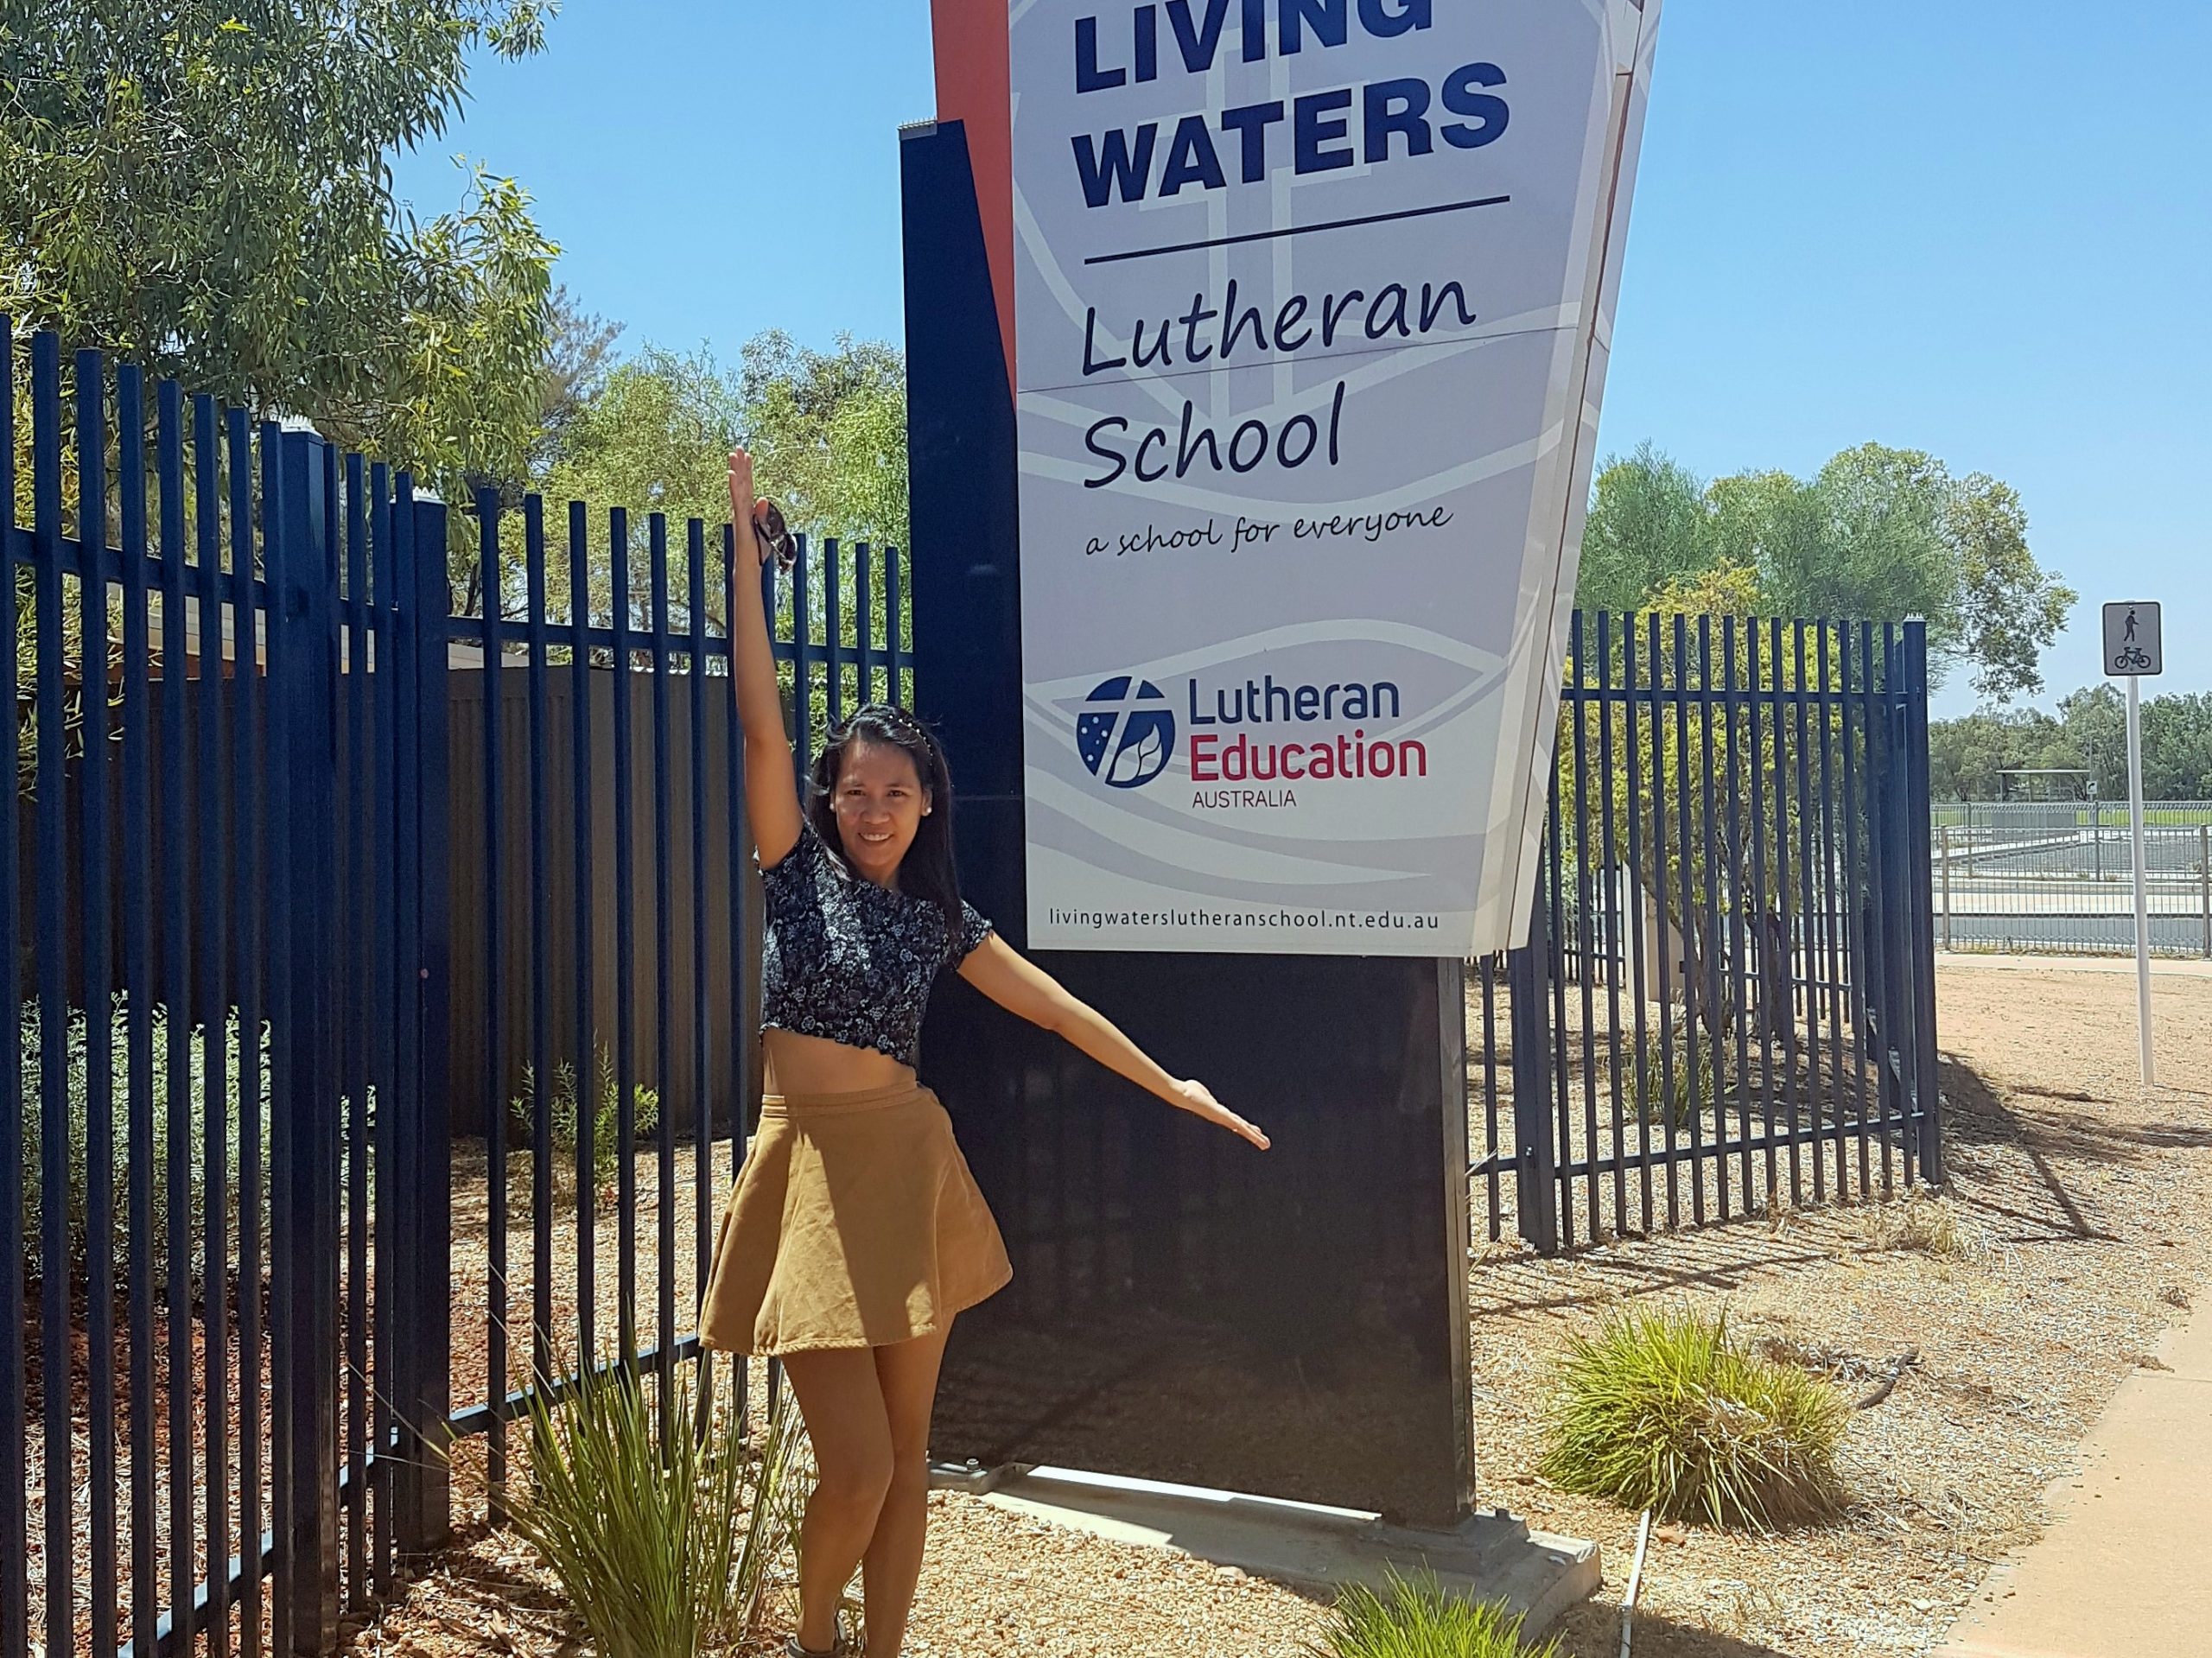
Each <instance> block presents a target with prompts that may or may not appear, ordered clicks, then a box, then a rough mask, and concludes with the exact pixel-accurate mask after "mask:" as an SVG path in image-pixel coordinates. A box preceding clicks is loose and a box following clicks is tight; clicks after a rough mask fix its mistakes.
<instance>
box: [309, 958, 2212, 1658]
mask: <svg viewBox="0 0 2212 1658" xmlns="http://www.w3.org/2000/svg"><path fill="white" fill-rule="evenodd" d="M1941 1019H1942V1042H1943V1048H1944V1054H1945V1064H1944V1092H1945V1096H1946V1099H1947V1102H1948V1112H1949V1125H1950V1140H1949V1147H1950V1150H1949V1156H1950V1165H1951V1175H1952V1179H1953V1182H1954V1193H1953V1201H1954V1203H1955V1205H1956V1214H1957V1219H1958V1223H1959V1225H1958V1232H1959V1235H1960V1239H1961V1248H1962V1254H1961V1255H1956V1256H1954V1255H1940V1254H1931V1253H1928V1252H1925V1251H1923V1250H1919V1249H1915V1248H1897V1247H1893V1246H1892V1245H1891V1244H1889V1243H1888V1242H1886V1240H1887V1239H1888V1237H1889V1236H1890V1228H1889V1225H1888V1224H1887V1223H1886V1222H1885V1218H1884V1216H1883V1211H1882V1210H1880V1209H1879V1208H1877V1207H1867V1208H1844V1209H1836V1210H1827V1211H1821V1212H1807V1213H1798V1214H1785V1215H1781V1216H1777V1217H1771V1218H1770V1219H1768V1220H1764V1221H1760V1220H1754V1221H1750V1222H1738V1223H1735V1224H1733V1225H1731V1226H1726V1227H1719V1226H1715V1227H1710V1228H1707V1229H1703V1230H1701V1231H1692V1232H1686V1233H1681V1234H1676V1235H1673V1236H1661V1237H1656V1238H1652V1239H1649V1240H1643V1239H1623V1240H1616V1241H1613V1242H1609V1243H1607V1244H1605V1245H1602V1246H1600V1247H1598V1248H1590V1249H1586V1250H1584V1251H1582V1252H1580V1253H1579V1254H1577V1255H1573V1256H1571V1257H1569V1258H1566V1259H1560V1260H1551V1261H1546V1260H1542V1259H1541V1258H1538V1257H1536V1256H1535V1255H1531V1254H1529V1253H1527V1252H1525V1251H1521V1250H1518V1249H1515V1248H1492V1249H1489V1250H1485V1251H1484V1252H1483V1254H1482V1257H1481V1258H1480V1259H1478V1261H1475V1262H1473V1263H1471V1268H1470V1274H1471V1276H1470V1284H1471V1298H1472V1308H1473V1320H1472V1324H1473V1339H1474V1344H1475V1354H1476V1361H1475V1375H1476V1377H1477V1383H1478V1387H1477V1394H1476V1399H1475V1413H1476V1420H1477V1426H1478V1438H1477V1442H1478V1451H1479V1455H1480V1458H1481V1477H1482V1482H1483V1489H1482V1494H1481V1495H1482V1500H1483V1502H1484V1503H1485V1504H1486V1505H1489V1504H1499V1503H1502V1504H1503V1505H1505V1506H1507V1507H1509V1508H1510V1509H1513V1510H1514V1511H1515V1512H1516V1513H1520V1514H1523V1515H1527V1516H1528V1517H1529V1519H1530V1521H1532V1522H1533V1523H1534V1524H1535V1525H1537V1526H1538V1527H1540V1528H1544V1529H1548V1530H1552V1531H1560V1532H1566V1533H1568V1534H1574V1535H1580V1536H1585V1537H1593V1538H1596V1539H1598V1540H1599V1541H1601V1542H1602V1543H1603V1544H1604V1546H1605V1555H1606V1576H1605V1590H1604V1592H1603V1594H1602V1595H1601V1597H1600V1598H1599V1599H1598V1600H1597V1601H1595V1602H1592V1604H1589V1605H1587V1606H1585V1607H1583V1608H1580V1609H1579V1610H1576V1611H1575V1612H1573V1614H1571V1615H1570V1616H1569V1617H1568V1618H1567V1620H1566V1622H1565V1623H1563V1624H1562V1626H1561V1628H1560V1631H1559V1633H1560V1636H1562V1639H1563V1643H1564V1646H1565V1648H1566V1650H1567V1652H1568V1653H1569V1654H1570V1655H1573V1658H1599V1655H1605V1658H1611V1655H1612V1654H1613V1653H1614V1652H1617V1651H1618V1641H1619V1635H1618V1618H1619V1608H1618V1598H1619V1597H1620V1595H1621V1594H1622V1592H1623V1591H1624V1585H1625V1580H1626V1576H1627V1572H1628V1566H1629V1561H1630V1555H1631V1553H1632V1551H1633V1543H1634V1534H1635V1524H1636V1521H1635V1516H1633V1515H1626V1514H1624V1513H1622V1512H1620V1511H1619V1510H1618V1509H1612V1508H1611V1507H1610V1506H1608V1505H1606V1504H1604V1503H1600V1502H1591V1501H1588V1500H1585V1499H1581V1498H1577V1497H1572V1496H1567V1495H1565V1494H1563V1493H1561V1492H1559V1491H1556V1490H1552V1489H1549V1488H1548V1487H1547V1486H1546V1485H1545V1484H1544V1483H1542V1482H1541V1480H1540V1479H1539V1478H1538V1477H1537V1476H1536V1475H1535V1463H1536V1459H1537V1453H1538V1446H1539V1437H1540V1432H1541V1415H1540V1413H1541V1398H1542V1394H1543V1389H1544V1385H1545V1381H1546V1376H1547V1372H1548V1367H1549V1365H1550V1363H1551V1362H1552V1360H1553V1357H1554V1355H1555V1354H1556V1352H1557V1351H1558V1350H1559V1347H1560V1343H1561V1341H1562V1340H1563V1339H1564V1337H1566V1336H1567V1334H1568V1333H1569V1332H1571V1331H1576V1330H1586V1329H1589V1328H1592V1327H1593V1326H1594V1324H1595V1322H1596V1321H1597V1320H1598V1319H1599V1318H1600V1317H1602V1316H1603V1314H1604V1313H1605V1312H1606V1311H1607V1310H1608V1309H1609V1308H1613V1307H1618V1306H1620V1305H1627V1304H1630V1303H1634V1302H1637V1301H1639V1300H1642V1301H1645V1302H1648V1303H1650V1304H1654V1305H1663V1304H1669V1303H1672V1302H1674V1301H1677V1300H1686V1301H1688V1302H1691V1303H1694V1304H1695V1305H1700V1306H1701V1307H1704V1308H1707V1309H1708V1310H1713V1311H1719V1310H1722V1309H1725V1310H1726V1312H1727V1314H1728V1317H1729V1318H1730V1320H1731V1322H1732V1324H1733V1326H1734V1327H1735V1328H1736V1329H1737V1330H1738V1331H1741V1332H1742V1333H1743V1334H1745V1336H1746V1337H1750V1338H1751V1339H1754V1340H1758V1341H1760V1342H1762V1343H1765V1344H1769V1345H1770V1349H1771V1350H1773V1351H1775V1352H1777V1353H1779V1354H1783V1355H1786V1356H1793V1357H1795V1358H1796V1360H1797V1361H1799V1362H1802V1363H1806V1364H1807V1365H1808V1366H1810V1367H1813V1368H1816V1369H1826V1370H1827V1371H1829V1372H1830V1373H1832V1374H1834V1375H1836V1376H1837V1377H1838V1379H1839V1381H1840V1382H1841V1383H1842V1384H1843V1385H1845V1386H1847V1388H1849V1389H1850V1390H1851V1391H1852V1392H1853V1394H1854V1395H1860V1394H1870V1393H1872V1392H1874V1391H1875V1390H1876V1388H1878V1384H1879V1381H1880V1380H1881V1379H1882V1378H1885V1377H1886V1376H1889V1375H1895V1376H1896V1378H1897V1381H1896V1385H1895V1387H1894V1388H1893V1389H1892V1390H1891V1391H1890V1392H1889V1393H1888V1394H1887V1395H1886V1396H1885V1397H1884V1398H1883V1399H1882V1400H1881V1401H1880V1402H1879V1403H1877V1404H1873V1405H1871V1406H1870V1407H1868V1408H1866V1409H1865V1410H1863V1411H1861V1412H1860V1413H1859V1414H1858V1415H1857V1417H1856V1418H1855V1419H1854V1422H1853V1427H1852V1430H1851V1432H1850V1434H1849V1436H1848V1438H1847V1442H1846V1452H1845V1471H1846V1473H1847V1477H1848V1480H1849V1483H1850V1487H1851V1490H1852V1494H1853V1500H1852V1505H1851V1507H1850V1509H1849V1510H1848V1511H1847V1513H1846V1514H1845V1515H1842V1516H1840V1518H1839V1519H1838V1520H1837V1521H1835V1522H1834V1523H1833V1524H1831V1525H1829V1526H1827V1527H1825V1528H1816V1529H1812V1530H1808V1531H1802V1532H1798V1533H1795V1534H1788V1535H1784V1536H1780V1537H1775V1538H1767V1539H1756V1538H1746V1537H1742V1536H1733V1535H1724V1534H1715V1533H1712V1532H1707V1531H1701V1530H1688V1529H1676V1528H1662V1531H1661V1532H1660V1533H1659V1534H1658V1536H1659V1540H1658V1541H1656V1542H1655V1544H1654V1546H1653V1549H1652V1557H1651V1560H1650V1561H1649V1565H1648V1566H1647V1568H1646V1579H1645V1585H1644V1590H1643V1600H1642V1604H1641V1609H1640V1610H1639V1613H1638V1616H1637V1634H1636V1643H1635V1650H1636V1652H1637V1654H1638V1655H1641V1658H1774V1655H1789V1658H1815V1655H1821V1658H1825V1655H1836V1658H1847V1655H1850V1658H1856V1655H1874V1654H1897V1653H1918V1652H1923V1651H1925V1650H1927V1648H1929V1646H1930V1645H1932V1644H1934V1643H1935V1642H1938V1641H1940V1640H1941V1639H1942V1636H1943V1634H1944V1632H1945V1631H1946V1630H1947V1629H1948V1627H1949V1624H1950V1623H1951V1621H1952V1619H1953V1617H1955V1615H1956V1613H1957V1612H1958V1610H1960V1609H1961V1607H1962V1606H1963V1605H1964V1604H1966V1603H1967V1600H1968V1599H1969V1598H1971V1597H1972V1596H1973V1595H1974V1593H1975V1592H1976V1591H1977V1589H1978V1588H1979V1586H1980V1584H1981V1582H1982V1579H1983V1578H1984V1577H1985V1575H1986V1572H1987V1571H1988V1568H1989V1566H1991V1565H1992V1564H1993V1563H1994V1562H1995V1561H1997V1560H1999V1559H2001V1558H2003V1557H2004V1556H2005V1555H2006V1554H2007V1553H2011V1552H2012V1551H2015V1550H2017V1549H2018V1548H2019V1547H2022V1546H2023V1545H2024V1544H2025V1543H2026V1542H2028V1541H2029V1540H2031V1539H2032V1538H2033V1537H2034V1536H2035V1534H2036V1533H2037V1527H2038V1524H2039V1517H2040V1514H2041V1494H2042V1492H2043V1490H2044V1488H2045V1487H2046V1485H2047V1484H2048V1483H2050V1481H2052V1480H2053V1479H2055V1478H2056V1477H2059V1476H2060V1475H2062V1474H2063V1473H2064V1472H2066V1471H2068V1470H2069V1468H2070V1467H2071V1466H2072V1465H2073V1458H2074V1456H2075V1445H2076V1444H2077V1442H2078V1441H2079V1439H2081V1437H2082V1433H2083V1432H2085V1431H2086V1429H2087V1428H2088V1426H2089V1425H2090V1423H2091V1422H2092V1421H2093V1420H2094V1418H2095V1416H2096V1414H2097V1413H2098V1412H2099V1411H2100V1410H2101V1408H2102V1407H2103V1405H2104V1403H2105V1402H2106V1401H2107V1399H2108V1398H2109V1397H2110V1395H2111V1394H2112V1391H2113V1388H2115V1387H2116V1386H2117V1385H2118V1383H2119V1382H2120V1379H2121V1378H2122V1377H2124V1376H2125V1375H2126V1374H2127V1373H2128V1372H2129V1370H2130V1369H2133V1367H2135V1366H2137V1365H2139V1364H2141V1363H2145V1362H2146V1361H2147V1360H2148V1359H2149V1358H2150V1354H2151V1350H2152V1346H2153V1345H2154V1344H2155V1343H2156V1341H2157V1340H2158V1336H2159V1334H2160V1332H2161V1331H2162V1330H2163V1329H2164V1327H2165V1326H2166V1325H2168V1324H2171V1323H2172V1322H2174V1321H2175V1320H2177V1319H2178V1318H2181V1317H2182V1316H2183V1309H2184V1308H2185V1306H2186V1305H2188V1303H2189V1302H2190V1299H2191V1298H2192V1297H2193V1296H2195V1295H2196V1294H2199V1293H2205V1292H2203V1291H2202V1290H2201V1289H2200V1286H2205V1285H2207V1284H2208V1283H2212V1235H2208V1234H2207V1232H2206V1230H2205V1229H2204V1228H2203V1227H2202V1216H2203V1215H2204V1214H2205V1213H2206V1212H2207V1205H2208V1203H2212V978H2208V979H2199V978H2183V977H2175V978H2162V979H2161V980H2160V981H2159V982H2158V994H2157V1020H2158V1034H2159V1042H2160V1051H2161V1056H2162V1071H2163V1075H2164V1080H2165V1083H2166V1084H2167V1085H2166V1086H2164V1087H2163V1088H2161V1089H2159V1090H2158V1092H2157V1093H2156V1094H2155V1095H2152V1096H2149V1097H2147V1098H2146V1097H2144V1096H2142V1095H2141V1093H2140V1090H2139V1089H2138V1087H2137V1084H2136V1081H2135V1073H2134V1064H2135V1058H2134V1051H2135V1050H2134V1028H2133V982H2132V981H2131V980H2129V979H2128V978H2127V977H2126V975H2105V974H2090V973H2076V972H2068V971H2065V970H2063V969H2055V970H2051V971H2036V972H2016V971H2006V970H2000V969H1993V968H1986V967H1977V966H1971V965H1959V966H1948V965H1947V966H1946V967H1945V968H1944V969H1943V971H1942V981H1941ZM1908 1354H1916V1355H1917V1362H1916V1363H1911V1364H1909V1365H1900V1364H1899V1361H1900V1360H1902V1359H1903V1358H1904V1356H1906V1355H1908ZM934 1501H935V1502H936V1511H935V1521H936V1523H935V1528H934V1530H933V1532H932V1534H931V1558H930V1560H929V1563H928V1565H927V1566H926V1567H925V1575H924V1579H923V1583H922V1590H921V1596H920V1601H919V1604H918V1609H917V1616H916V1620H915V1625H914V1629H913V1633H912V1636H911V1638H910V1640H909V1642H908V1645H907V1650H908V1652H909V1653H912V1654H914V1655H918V1658H949V1655H959V1658H971V1655H996V1654H1001V1653H1023V1654H1037V1655H1066V1658H1077V1655H1108V1654H1112V1655H1116V1658H1119V1655H1153V1654H1159V1655H1163V1658H1165V1655H1185V1654H1194V1655H1210V1658H1276V1655H1282V1658H1288V1655H1293V1654H1303V1653H1306V1652H1309V1651H1310V1649H1311V1648H1310V1647H1309V1645H1308V1643H1309V1642H1311V1641H1312V1640H1313V1638H1314V1637H1315V1636H1316V1635H1317V1633H1318V1631H1319V1626H1320V1621H1321V1609H1320V1608H1319V1606H1318V1604H1316V1603H1314V1602H1313V1600H1311V1599H1309V1598H1304V1597H1301V1596H1300V1595H1298V1594H1295V1593H1294V1592H1292V1591H1287V1590H1285V1589H1283V1588H1281V1587H1279V1586H1276V1585H1271V1584H1266V1583H1262V1582H1257V1581H1254V1580H1251V1579H1244V1578H1243V1577H1241V1576H1239V1575H1237V1574H1234V1573H1230V1572H1221V1571H1218V1570H1217V1569H1216V1568H1214V1567H1212V1566H1207V1565H1205V1564H1204V1563H1202V1562H1198V1561H1194V1560H1186V1559H1182V1558H1179V1557H1176V1556H1173V1555H1169V1554H1166V1553H1161V1552H1158V1551H1154V1550H1149V1549H1145V1548H1141V1547H1128V1546H1123V1545H1120V1544H1116V1543H1111V1542H1107V1541H1103V1540H1098V1539H1095V1538H1091V1537H1089V1536H1085V1535H1082V1534H1076V1533H1072V1532H1069V1531H1065V1530H1063V1529H1060V1528H1055V1527H1052V1526H1049V1525H1045V1524H1042V1523H1039V1522H1037V1521H1031V1520H1027V1519H1025V1518H1022V1517H1020V1516H1016V1515H1012V1514H1009V1513H1007V1512H1006V1511H1004V1510H1001V1509H995V1508H993V1507H991V1506H990V1505H988V1504H987V1503H985V1502H981V1501H979V1500H976V1499H974V1498H969V1497H966V1496H958V1495H953V1494H941V1495H940V1496H938V1497H937V1498H936V1499H934ZM577 1649H578V1648H576V1646H575V1643H574V1637H573V1633H572V1631H571V1630H570V1629H569V1626H568V1625H567V1624H566V1623H565V1622H564V1620H563V1617H562V1615H561V1611H560V1602H559V1597H558V1595H557V1593H556V1591H554V1590H553V1588H552V1586H551V1585H550V1584H549V1583H548V1582H547V1580H546V1579H545V1578H544V1575H543V1572H541V1571H539V1570H538V1568H537V1566H535V1564H534V1562H532V1561H531V1560H530V1559H529V1557H528V1555H527V1553H525V1552H524V1550H523V1549H522V1548H521V1547H520V1546H519V1545H518V1544H517V1543H516V1542H514V1541H513V1540H512V1538H509V1537H505V1536H502V1535H496V1534H486V1533H484V1532H483V1531H482V1530H481V1529H478V1530H476V1531H475V1532H474V1533H472V1534H469V1535H468V1536H467V1539H466V1540H465V1542H464V1546H463V1547H461V1548H460V1549H458V1550H456V1551H455V1552H454V1553H452V1554H450V1555H448V1556H447V1557H444V1558H442V1560H440V1561H439V1562H437V1563H436V1565H435V1569H434V1570H433V1571H431V1572H429V1574H428V1575H425V1576H423V1577H420V1578H418V1579H416V1581H415V1582H414V1583H413V1584H412V1585H410V1591H409V1592H408V1594H407V1596H406V1598H404V1601H403V1602H402V1604H400V1605H398V1606H397V1608H395V1609H394V1610H393V1611H392V1612H391V1615H390V1616H388V1617H386V1618H385V1620H384V1622H383V1623H382V1624H381V1625H378V1626H372V1627H370V1628H366V1629H360V1630H359V1632H358V1633H357V1634H356V1635H355V1636H354V1638H353V1642H352V1644H351V1646H350V1647H349V1648H348V1652H349V1654H350V1655H353V1658H365V1655H369V1654H406V1655H414V1658H445V1655H449V1654H459V1653H464V1652H483V1651H498V1652H507V1653H512V1654H514V1655H518V1658H553V1655H556V1654H563V1653H567V1652H573V1651H575V1650H577ZM769 1651H772V1644H771V1643H769V1642H767V1641H766V1640H765V1639H764V1641H763V1642H762V1643H761V1644H760V1646H759V1647H758V1648H753V1649H752V1650H750V1651H748V1652H747V1654H746V1655H745V1658H754V1654H755V1653H760V1654H765V1653H767V1652H769Z"/></svg>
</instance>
